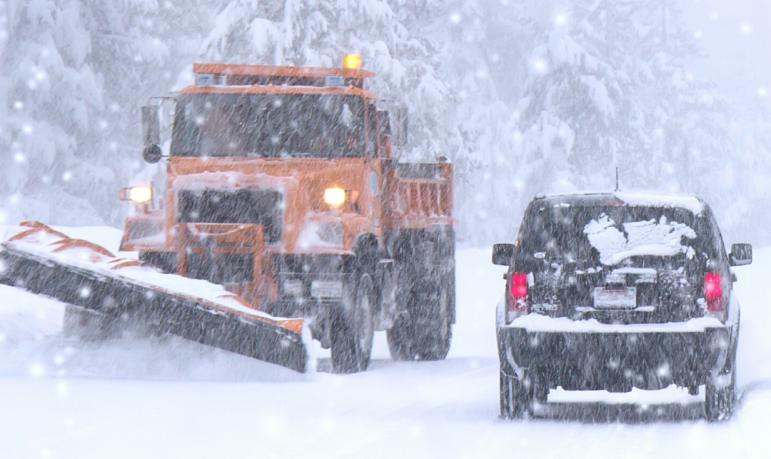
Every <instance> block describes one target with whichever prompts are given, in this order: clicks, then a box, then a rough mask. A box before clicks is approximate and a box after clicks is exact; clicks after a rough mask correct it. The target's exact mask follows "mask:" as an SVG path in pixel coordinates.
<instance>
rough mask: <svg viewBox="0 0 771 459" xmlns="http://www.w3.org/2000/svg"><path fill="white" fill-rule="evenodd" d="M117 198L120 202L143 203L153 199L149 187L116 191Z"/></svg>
mask: <svg viewBox="0 0 771 459" xmlns="http://www.w3.org/2000/svg"><path fill="white" fill-rule="evenodd" d="M118 197H119V198H120V200H121V201H133V202H138V203H143V202H147V201H149V200H151V199H153V189H152V188H151V187H149V186H132V187H129V188H121V189H120V190H119V191H118Z"/></svg>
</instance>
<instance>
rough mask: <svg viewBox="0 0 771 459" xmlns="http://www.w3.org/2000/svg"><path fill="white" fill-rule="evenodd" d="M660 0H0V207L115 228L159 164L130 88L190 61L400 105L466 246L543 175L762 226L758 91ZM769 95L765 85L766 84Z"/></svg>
mask: <svg viewBox="0 0 771 459" xmlns="http://www.w3.org/2000/svg"><path fill="white" fill-rule="evenodd" d="M700 38H701V37H700V32H699V31H695V30H693V27H692V26H690V25H689V23H688V22H687V21H686V19H685V18H684V15H683V12H682V5H681V4H680V3H679V2H677V1H669V0H575V1H571V2H561V1H552V0H448V1H440V0H413V1H409V0H270V1H268V0H264V1H258V0H112V1H106V2H105V1H102V0H0V63H1V64H0V224H4V223H6V224H7V223H14V222H17V221H20V220H23V219H37V220H42V221H45V222H49V223H52V224H61V225H73V226H84V225H110V226H115V227H121V225H122V220H123V218H124V217H125V215H126V212H127V210H128V209H127V207H126V206H125V205H124V204H123V203H120V202H119V201H118V200H117V188H118V187H120V186H125V185H128V184H132V183H133V182H135V181H137V180H139V179H140V178H144V177H148V176H152V175H153V174H157V173H158V171H159V169H158V168H159V167H162V166H159V165H152V166H151V165H147V164H145V163H143V162H142V161H141V159H140V147H141V145H140V142H141V138H140V125H139V118H140V117H139V107H140V106H141V105H142V104H143V103H144V102H145V101H146V100H147V99H148V97H150V96H152V95H164V94H168V93H169V92H171V91H174V90H178V89H179V88H181V87H183V86H185V85H187V84H189V83H190V82H192V74H191V64H192V63H193V62H200V61H213V62H243V63H255V64H286V65H308V66H339V65H340V62H341V58H342V56H343V55H344V54H346V53H349V52H356V53H359V54H361V55H362V57H363V61H364V67H365V68H367V69H368V70H372V71H374V72H375V73H376V74H377V78H376V79H374V80H373V81H372V82H371V85H370V88H371V89H373V90H374V91H375V92H376V93H377V94H379V95H380V97H382V98H383V99H384V100H387V101H388V103H389V104H392V105H398V106H403V107H406V108H407V110H408V112H409V120H410V136H409V142H408V144H407V145H406V146H405V147H404V148H402V149H401V150H400V152H399V155H400V157H401V159H403V160H432V159H434V158H435V157H437V156H440V155H443V156H447V157H449V158H450V160H451V161H452V162H453V163H454V164H455V168H456V193H455V213H456V220H457V225H456V230H457V233H458V239H459V241H460V242H461V244H463V245H467V246H468V245H474V246H485V245H488V244H489V243H491V242H495V241H504V240H509V241H510V240H513V238H514V237H515V235H516V231H517V228H518V226H519V221H520V219H521V215H522V211H523V210H524V207H525V206H526V205H527V203H528V202H529V201H530V200H531V199H532V197H533V196H534V195H535V194H536V193H539V192H547V193H548V192H563V191H576V190H612V189H613V187H614V181H615V175H614V169H615V167H618V168H619V171H620V176H621V187H622V188H623V189H624V190H658V191H671V192H685V193H696V194H699V195H701V196H702V197H704V198H705V199H706V200H707V201H708V202H709V203H710V204H711V205H712V206H713V208H714V209H715V211H716V214H717V217H718V221H719V222H720V223H721V226H722V228H723V231H724V237H725V239H726V243H728V244H730V243H731V242H735V241H738V240H743V241H746V242H752V243H755V244H770V243H771V231H769V228H770V227H771V226H770V224H771V217H769V216H768V214H769V212H768V211H769V209H771V129H769V127H771V126H770V125H769V117H768V116H767V115H766V110H765V108H764V107H765V105H763V104H764V103H766V102H764V101H762V100H761V99H760V98H757V100H755V99H753V98H747V97H737V96H736V94H734V93H731V92H730V91H725V90H724V88H725V85H722V86H721V85H718V84H716V83H715V82H714V81H709V79H707V78H704V77H703V76H700V75H699V74H698V73H694V72H693V71H692V69H693V68H696V67H695V66H694V63H695V62H699V61H700V60H704V59H709V58H710V56H709V55H708V54H707V53H706V52H705V50H704V49H703V48H702V46H701V42H700ZM759 95H760V96H765V90H764V89H760V90H759Z"/></svg>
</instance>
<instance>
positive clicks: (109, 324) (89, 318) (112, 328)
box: [62, 304, 117, 341]
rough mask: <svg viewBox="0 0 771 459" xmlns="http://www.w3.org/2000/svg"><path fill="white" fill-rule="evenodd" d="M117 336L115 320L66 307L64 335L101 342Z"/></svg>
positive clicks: (69, 305) (76, 308) (80, 309)
mask: <svg viewBox="0 0 771 459" xmlns="http://www.w3.org/2000/svg"><path fill="white" fill-rule="evenodd" d="M116 334H117V324H116V323H115V319H113V318H110V317H108V316H105V315H104V314H100V313H98V312H96V311H90V310H88V309H85V308H83V307H80V306H73V305H71V304H68V305H66V306H65V307H64V320H63V322H62V335H63V336H64V337H65V338H76V339H79V340H82V341H101V340H104V339H108V338H112V337H114V336H115V335H116Z"/></svg>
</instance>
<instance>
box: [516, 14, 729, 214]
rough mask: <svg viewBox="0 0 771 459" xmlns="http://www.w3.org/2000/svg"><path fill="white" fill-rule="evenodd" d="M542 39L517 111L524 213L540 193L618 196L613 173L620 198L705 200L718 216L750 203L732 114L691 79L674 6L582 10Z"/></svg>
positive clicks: (686, 41)
mask: <svg viewBox="0 0 771 459" xmlns="http://www.w3.org/2000/svg"><path fill="white" fill-rule="evenodd" d="M539 32H540V33H538V38H537V41H540V44H536V45H535V46H534V47H533V48H532V52H531V54H530V56H529V59H528V65H529V68H530V75H529V77H528V79H527V81H526V83H525V89H524V93H523V96H522V98H521V100H520V102H519V107H518V108H519V110H520V118H519V132H518V133H517V135H518V136H520V138H521V144H520V147H519V150H518V154H517V157H518V162H519V163H520V164H521V165H522V167H520V168H518V170H517V179H516V180H517V181H518V183H523V184H524V185H525V186H524V188H523V190H522V192H521V194H520V200H519V205H518V207H519V208H520V209H522V208H523V207H524V205H525V204H526V202H527V201H529V200H530V199H531V198H532V196H533V195H534V194H535V193H537V192H542V191H547V192H548V191H552V192H553V191H573V190H579V189H593V190H598V189H599V190H612V189H613V187H614V183H613V181H614V179H615V174H614V167H616V166H618V167H619V170H620V174H621V186H622V188H627V189H652V190H663V191H677V192H691V193H698V194H700V195H702V196H703V197H705V198H707V200H708V201H709V202H710V203H712V205H713V207H716V208H717V210H718V214H720V213H721V212H723V211H724V210H725V209H727V207H728V206H730V205H731V201H732V200H734V199H735V196H736V193H737V191H738V192H739V193H740V194H741V192H742V191H744V190H742V186H741V185H740V184H739V183H736V182H735V181H734V180H732V179H731V177H730V174H731V170H732V169H734V167H735V162H734V155H732V154H731V153H729V152H734V151H736V149H737V146H736V145H735V142H734V141H733V140H732V134H731V133H730V132H729V126H730V125H731V110H730V108H729V106H728V105H727V103H726V102H725V101H724V100H723V99H722V98H721V97H719V96H718V95H717V94H716V92H715V90H714V88H713V87H712V86H711V85H709V84H706V83H704V82H700V81H698V80H696V79H694V78H693V77H692V76H691V75H689V74H688V73H687V72H685V71H684V68H685V63H686V62H687V60H688V59H694V58H697V57H698V49H697V47H696V46H695V44H694V42H693V38H692V35H691V34H689V33H688V32H687V31H686V30H685V29H684V28H683V26H682V21H681V19H680V18H679V11H678V9H677V8H676V7H675V6H673V5H672V4H671V3H670V2H660V1H653V0H613V1H609V0H577V1H576V2H573V3H572V4H571V5H570V7H566V8H564V9H563V10H562V11H560V10H559V9H557V10H556V11H555V13H554V15H553V16H552V18H551V21H549V22H547V23H546V25H545V26H543V27H542V28H541V30H540V31H539ZM732 223H734V222H728V224H729V226H730V224H732Z"/></svg>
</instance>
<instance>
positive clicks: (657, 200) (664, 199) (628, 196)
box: [541, 191, 705, 215]
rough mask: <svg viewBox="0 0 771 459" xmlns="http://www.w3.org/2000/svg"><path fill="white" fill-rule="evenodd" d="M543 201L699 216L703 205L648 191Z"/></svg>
mask: <svg viewBox="0 0 771 459" xmlns="http://www.w3.org/2000/svg"><path fill="white" fill-rule="evenodd" d="M541 199H545V200H547V201H549V202H551V203H554V204H568V205H574V206H586V205H592V206H594V205H628V206H638V207H645V206H650V207H670V208H672V207H677V208H681V209H686V210H689V211H691V212H692V213H693V214H694V215H699V214H701V212H702V211H703V210H704V207H705V204H704V201H702V200H701V198H699V197H697V196H694V195H687V194H673V193H661V192H650V191H645V192H643V191H616V192H610V193H609V192H592V191H584V192H575V193H564V194H553V195H546V196H544V197H543V198H541Z"/></svg>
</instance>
